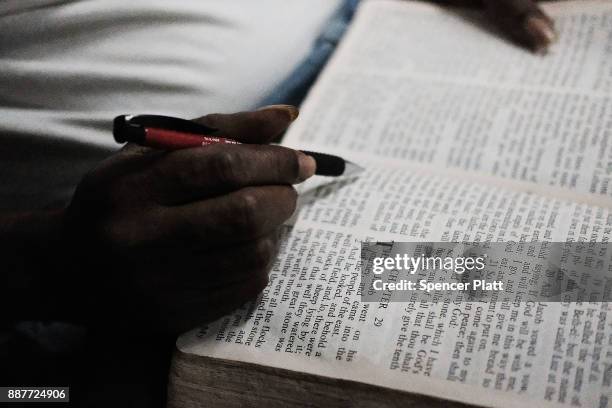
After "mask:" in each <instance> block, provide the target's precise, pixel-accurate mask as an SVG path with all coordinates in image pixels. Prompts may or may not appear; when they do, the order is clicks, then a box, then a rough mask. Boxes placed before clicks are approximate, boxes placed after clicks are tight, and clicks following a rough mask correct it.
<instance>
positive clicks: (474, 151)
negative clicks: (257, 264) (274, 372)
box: [177, 0, 612, 407]
mask: <svg viewBox="0 0 612 408" xmlns="http://www.w3.org/2000/svg"><path fill="white" fill-rule="evenodd" d="M578 4H580V5H584V7H582V8H580V9H579V8H578ZM587 5H589V7H586V6H587ZM606 7H608V6H607V5H606V4H604V3H602V2H571V3H568V4H567V5H558V6H553V7H552V8H551V11H552V13H553V14H554V15H555V16H556V18H557V20H558V21H559V23H558V24H559V27H560V29H561V31H562V35H563V37H567V36H571V37H572V38H573V40H571V41H570V42H567V43H562V44H560V45H559V47H558V49H557V51H556V52H557V54H553V56H552V57H551V58H555V59H556V60H555V61H557V62H556V64H557V65H554V64H550V65H546V67H547V68H543V64H549V63H548V62H547V61H548V60H546V59H540V57H535V56H532V55H531V54H528V53H525V52H524V51H522V50H519V49H516V48H514V47H513V46H511V45H506V46H504V45H500V43H499V41H501V40H500V39H498V38H490V37H489V36H490V34H489V33H486V32H483V31H482V29H481V28H479V27H477V26H474V25H473V24H472V23H471V20H466V18H465V17H463V16H459V15H458V14H455V13H452V12H449V11H444V10H442V9H439V8H437V7H434V6H430V5H421V4H412V3H410V4H409V3H405V2H394V1H384V0H381V1H371V2H368V3H366V4H365V5H364V6H362V7H361V9H360V12H359V14H358V17H357V21H356V22H355V24H354V26H353V28H352V30H351V32H350V34H349V36H348V38H347V40H346V41H345V42H344V43H343V45H342V46H341V49H340V51H339V53H338V54H337V55H336V57H335V58H334V60H333V62H332V64H331V66H330V67H329V68H328V69H327V70H326V72H325V73H324V74H323V77H322V79H321V80H320V81H319V83H318V85H317V86H316V88H315V90H314V91H313V93H311V95H310V96H309V98H308V101H307V103H306V106H305V108H304V110H303V116H302V117H301V119H300V120H299V121H298V122H297V124H296V126H294V127H293V128H292V129H291V131H290V133H289V135H288V138H287V142H286V143H288V144H289V145H291V146H295V147H303V148H306V147H308V148H311V149H312V150H323V151H325V152H330V153H334V152H335V153H339V154H342V155H343V156H346V157H347V158H349V159H351V160H354V161H355V162H357V163H359V164H361V165H364V166H365V167H366V171H365V173H363V174H361V175H360V176H359V177H358V178H351V179H337V180H329V179H324V178H315V179H312V180H309V181H308V182H307V183H305V185H304V186H302V187H301V192H302V194H301V198H300V200H301V203H300V209H299V212H298V213H297V215H296V217H295V219H294V220H292V222H291V225H287V226H286V227H285V228H284V231H283V239H282V244H281V250H280V254H279V256H278V259H277V260H276V262H275V264H274V266H273V269H272V272H271V274H270V283H269V285H268V287H267V288H266V289H265V290H264V292H263V294H262V296H261V297H260V298H259V299H258V300H257V301H255V302H251V303H249V304H246V305H244V306H243V307H241V308H240V309H238V310H236V311H235V312H234V313H232V314H231V315H228V316H226V317H224V318H221V319H219V320H218V321H216V322H214V323H212V324H209V325H205V326H203V327H200V328H197V329H195V330H193V331H192V332H189V333H186V334H185V335H183V336H181V338H180V339H179V340H178V342H177V346H178V347H179V349H180V350H181V351H183V352H187V353H194V354H199V355H203V356H209V357H213V358H220V359H227V360H234V361H241V362H249V363H255V364H261V365H266V366H272V367H278V368H284V369H288V370H294V371H300V372H307V373H311V374H316V375H321V376H325V377H332V378H341V379H346V380H353V381H358V382H363V383H368V384H373V385H378V386H383V387H388V388H393V389H398V390H404V391H410V392H416V393H422V394H428V395H433V396H436V397H440V398H448V399H453V400H457V401H463V402H468V403H473V404H481V405H489V406H491V405H494V406H503V407H524V406H600V407H606V406H609V405H610V403H609V400H610V398H612V373H611V372H610V367H612V349H611V347H610V345H611V344H612V310H610V308H612V306H610V305H609V304H608V303H605V302H598V303H597V302H592V303H575V302H574V303H571V302H565V303H562V302H556V303H553V302H549V303H546V302H489V303H484V302H476V301H474V302H470V301H463V302H458V303H453V302H445V301H440V302H395V303H393V302H391V303H381V302H364V301H362V297H361V293H360V247H361V246H360V243H361V242H366V241H413V242H414V241H416V242H421V241H422V242H429V241H444V240H446V241H491V242H495V241H503V242H505V241H529V240H533V239H535V240H546V241H561V242H562V241H565V240H569V239H571V240H575V241H578V242H580V241H586V242H589V241H595V242H609V240H610V235H611V234H612V213H611V210H612V204H611V201H610V196H609V194H608V193H607V192H605V191H604V190H603V189H602V188H600V187H601V186H602V185H603V184H605V183H607V181H605V180H604V179H605V177H607V173H606V171H607V170H604V167H605V166H607V163H604V161H606V160H608V157H607V156H608V154H609V149H608V147H607V145H605V143H604V139H605V137H604V136H605V135H606V132H608V130H602V129H603V128H601V127H597V126H604V125H606V124H609V122H607V121H606V120H604V119H602V117H604V118H605V117H607V116H605V115H606V112H607V109H608V105H607V103H608V102H607V99H606V96H605V92H606V91H605V90H606V89H607V90H608V91H609V89H610V88H609V87H610V86H611V85H610V84H609V83H608V81H609V78H610V75H612V71H611V70H610V68H609V67H610V66H609V65H607V64H610V62H608V60H607V59H606V58H604V57H605V53H606V51H604V50H602V48H601V47H602V45H601V44H602V43H606V42H607V41H610V40H607V38H612V36H610V35H609V32H612V28H611V27H610V21H611V20H610V12H609V11H605V10H604V9H606ZM584 10H587V11H588V12H587V11H584ZM602 27H603V28H602ZM572 30H573V31H572ZM602 30H603V31H605V35H603V34H602ZM606 30H607V31H606ZM573 32H574V33H575V34H576V35H575V36H572V35H571V33H573ZM433 33H435V35H434V34H433ZM415 36H416V37H415ZM447 37H450V39H449V38H447ZM400 39H401V40H400ZM449 41H450V42H449ZM457 41H461V42H460V43H458V44H457V43H456V42H457ZM563 41H569V40H563ZM453 42H455V43H453ZM423 47H427V48H423ZM431 47H439V48H435V49H437V50H438V51H436V52H432V51H431ZM607 47H608V49H609V48H610V46H607ZM559 49H561V51H559ZM459 50H460V51H459ZM608 52H609V51H608ZM566 53H569V54H566ZM572 55H573V56H572ZM577 55H581V56H584V57H585V58H589V61H595V62H593V63H589V64H586V65H585V64H579V63H577V62H576V58H577V57H576V56H577ZM464 56H465V57H466V58H464ZM467 57H469V58H467ZM477 57H478V58H482V61H480V60H478V61H477V60H476V58H477ZM525 61H532V62H531V63H530V64H531V65H529V67H528V66H527V65H528V64H527V63H526V62H525ZM526 64H527V65H526ZM587 65H588V66H587ZM434 67H435V68H434ZM548 69H554V72H555V74H554V75H553V76H549V75H548V71H547V70H548ZM579 69H581V70H583V71H581V72H578V70H579ZM545 71H546V72H545ZM451 73H452V74H451ZM489 81H494V82H495V86H491V85H490V84H489ZM606 86H607V87H608V88H605V87H606ZM411 95H419V98H412V97H411ZM555 95H560V96H562V98H560V99H559V98H557V97H556V96H555ZM567 95H579V96H580V98H578V99H576V98H573V97H571V96H567ZM484 96H486V98H485V99H481V97H484ZM538 98H539V99H538ZM483 100H486V101H487V103H483V102H482V101H483ZM604 100H605V103H604V102H603V101H604ZM537 101H539V102H537ZM563 101H566V102H563ZM534 104H535V105H534ZM510 105H511V106H513V108H512V109H510V108H508V106H510ZM496 106H497V107H496ZM533 106H538V107H540V108H539V109H541V110H543V111H542V112H543V113H539V112H540V111H539V110H536V109H534V108H533ZM561 107H563V109H561ZM602 109H603V110H602ZM544 112H545V113H544ZM589 112H591V113H589ZM570 113H571V115H570ZM555 115H556V116H555ZM601 115H603V116H601ZM553 118H557V119H555V120H553ZM589 118H590V119H589ZM549 119H550V122H547V121H548V120H549ZM589 120H590V121H591V122H589V123H587V122H588V121H589ZM557 122H559V123H557ZM550 126H561V127H559V128H554V129H551V128H550ZM608 126H609V125H608ZM517 129H520V131H519V132H515V131H514V130H517ZM577 129H578V130H577ZM570 131H571V132H572V134H579V135H582V136H584V137H586V139H583V141H582V142H581V144H580V146H581V147H580V148H576V146H575V145H573V144H572V143H574V142H573V140H574V139H572V138H570V137H569V133H568V136H567V137H565V136H564V137H565V138H562V137H561V135H563V134H565V133H564V132H570ZM469 135H476V136H474V137H476V138H477V139H476V140H477V142H475V141H471V140H469V138H468V136H469ZM510 135H511V136H510ZM526 135H527V136H526ZM512 138H516V139H512ZM520 138H522V139H520ZM540 138H546V141H545V142H543V141H540ZM543 140H544V139H543ZM466 143H468V145H467V146H466ZM529 143H532V144H533V143H536V144H538V146H540V145H541V146H544V147H545V149H544V150H543V151H542V153H541V154H539V153H538V154H536V152H537V151H538V150H537V149H536V148H535V147H534V146H533V145H530V144H529ZM602 147H603V151H602ZM580 149H583V150H580ZM468 151H470V155H468V154H467V153H468ZM550 151H554V155H553V156H554V159H551V158H550V157H549V156H550V154H551V153H550ZM580 155H582V156H581V157H582V159H580V158H579V156H580ZM522 156H524V157H522ZM592 157H601V163H599V162H597V161H594V160H592V159H591V158H592ZM451 159H452V160H451ZM587 159H588V160H587ZM496 160H497V161H496ZM495 163H498V164H497V167H496V166H495ZM521 166H526V167H521ZM576 166H578V167H576ZM570 169H578V170H579V171H577V172H576V173H572V174H575V175H577V176H576V177H574V178H573V180H574V182H573V183H574V184H573V185H572V184H571V183H570V180H572V176H571V175H570V172H569V170H570ZM597 169H599V170H597ZM597 171H600V172H601V174H600V173H597ZM504 172H507V173H504ZM564 172H565V173H564ZM596 174H600V175H599V176H597V177H600V179H598V180H603V181H601V183H602V184H601V185H600V184H597V186H598V187H597V188H598V189H595V190H591V184H592V183H593V181H594V180H595V179H596V177H595V175H596ZM564 180H565V181H564ZM598 183H599V182H598ZM544 185H547V186H548V187H550V188H549V189H544V188H543V187H542V186H544ZM563 191H564V192H566V193H567V194H566V195H563V194H562V193H561V192H563ZM557 193H559V194H557ZM609 283H610V282H606V285H608V284H609ZM606 287H607V286H606ZM271 386H273V385H271Z"/></svg>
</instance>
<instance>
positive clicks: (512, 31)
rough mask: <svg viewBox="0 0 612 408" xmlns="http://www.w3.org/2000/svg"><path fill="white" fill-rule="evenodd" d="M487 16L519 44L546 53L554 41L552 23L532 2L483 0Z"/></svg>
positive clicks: (526, 0) (523, 0) (531, 0)
mask: <svg viewBox="0 0 612 408" xmlns="http://www.w3.org/2000/svg"><path fill="white" fill-rule="evenodd" d="M484 4H485V6H486V9H487V14H488V15H489V16H490V18H491V19H492V20H493V21H494V22H496V23H497V24H498V25H499V27H500V28H501V29H502V30H503V31H504V32H505V33H506V34H508V35H509V36H510V37H511V38H512V39H513V40H515V41H517V42H518V43H519V44H521V45H523V46H526V47H528V48H530V49H531V50H533V51H535V52H546V50H547V49H548V47H549V46H550V45H551V44H552V43H553V42H555V41H556V39H557V35H556V33H555V28H554V21H553V20H552V19H551V18H550V17H548V16H547V15H546V14H545V13H544V12H543V11H542V10H541V9H540V8H539V7H538V6H537V5H536V4H535V2H534V1H533V0H484Z"/></svg>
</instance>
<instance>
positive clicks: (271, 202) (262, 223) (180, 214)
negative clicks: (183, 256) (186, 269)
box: [155, 186, 297, 248]
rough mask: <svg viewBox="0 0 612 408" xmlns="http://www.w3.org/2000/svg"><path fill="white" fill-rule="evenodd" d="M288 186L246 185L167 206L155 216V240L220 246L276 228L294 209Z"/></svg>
mask: <svg viewBox="0 0 612 408" xmlns="http://www.w3.org/2000/svg"><path fill="white" fill-rule="evenodd" d="M296 201H297V192H296V191H295V189H294V188H293V187H291V186H261V187H246V188H243V189H241V190H238V191H235V192H233V193H230V194H227V195H224V196H220V197H217V198H213V199H208V200H204V201H198V202H194V203H190V204H186V205H182V206H176V207H169V208H166V209H164V210H163V211H162V213H161V214H156V215H155V221H156V222H157V224H156V230H157V231H158V236H157V241H158V242H159V243H162V244H163V243H164V242H167V243H168V244H169V245H172V243H179V244H184V245H196V244H201V245H208V246H209V247H213V248H220V247H221V248H223V247H224V246H225V245H227V244H236V243H241V242H248V241H250V240H253V239H256V238H259V237H262V236H265V235H267V234H270V233H271V232H273V231H274V230H276V229H277V228H278V227H279V226H280V225H281V224H282V223H283V222H285V221H286V220H288V219H289V218H290V217H291V215H292V214H293V212H294V211H295V206H296Z"/></svg>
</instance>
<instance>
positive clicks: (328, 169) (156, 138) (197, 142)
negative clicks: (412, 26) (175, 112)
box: [113, 115, 363, 176]
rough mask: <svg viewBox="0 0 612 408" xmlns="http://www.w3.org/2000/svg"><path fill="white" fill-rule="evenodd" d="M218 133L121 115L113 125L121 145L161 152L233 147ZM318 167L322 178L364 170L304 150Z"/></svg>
mask: <svg viewBox="0 0 612 408" xmlns="http://www.w3.org/2000/svg"><path fill="white" fill-rule="evenodd" d="M214 131H215V129H212V128H209V127H207V126H204V125H201V124H199V123H196V122H193V121H190V120H186V119H180V118H173V117H170V116H160V115H121V116H117V117H116V118H115V120H114V122H113V136H114V137H115V140H116V141H117V142H118V143H125V142H132V143H136V144H139V145H142V146H148V147H153V148H156V149H161V150H178V149H187V148H190V147H198V146H209V145H212V144H233V145H237V144H240V142H237V141H235V140H233V139H228V138H224V137H217V136H213V135H211V133H213V132H214ZM302 153H304V154H307V155H309V156H311V157H312V158H313V159H315V162H316V163H317V170H316V172H315V174H317V175H319V176H347V175H355V174H357V173H359V172H361V171H362V170H363V168H362V167H360V166H358V165H356V164H355V163H352V162H350V161H348V160H344V159H343V158H341V157H339V156H334V155H331V154H325V153H317V152H310V151H304V150H302Z"/></svg>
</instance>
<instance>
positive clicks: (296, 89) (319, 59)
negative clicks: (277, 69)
mask: <svg viewBox="0 0 612 408" xmlns="http://www.w3.org/2000/svg"><path fill="white" fill-rule="evenodd" d="M358 4H359V0H345V1H344V4H343V5H342V6H341V7H340V9H339V10H338V11H337V12H336V14H335V15H334V16H333V17H332V19H331V20H330V22H329V23H328V24H327V26H326V27H325V29H324V31H323V32H322V33H321V35H320V36H319V38H318V39H317V41H316V43H315V44H314V47H313V50H312V52H311V53H310V55H309V56H308V57H306V59H305V60H304V61H303V62H302V63H301V64H300V65H299V66H298V67H297V68H296V69H295V70H294V71H293V72H292V73H291V75H290V76H289V77H288V78H287V79H286V80H285V81H284V82H283V83H282V84H281V85H280V86H279V87H277V88H276V89H275V90H274V91H273V92H272V93H271V94H270V95H269V96H268V97H266V98H265V99H264V101H263V103H262V105H272V104H277V103H284V104H291V105H296V106H298V105H300V103H301V102H302V101H303V99H304V97H305V96H306V94H307V93H308V90H309V89H310V87H311V86H312V84H313V83H314V81H315V80H316V79H317V76H318V75H319V73H320V72H321V70H322V69H323V67H324V66H325V64H326V63H327V61H328V60H329V58H330V57H331V55H332V54H333V52H334V50H335V49H336V46H337V45H338V43H339V42H340V40H341V39H342V36H343V35H344V33H345V32H346V30H347V28H348V26H349V24H350V22H351V19H352V17H353V15H354V14H355V10H356V9H357V5H358Z"/></svg>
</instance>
